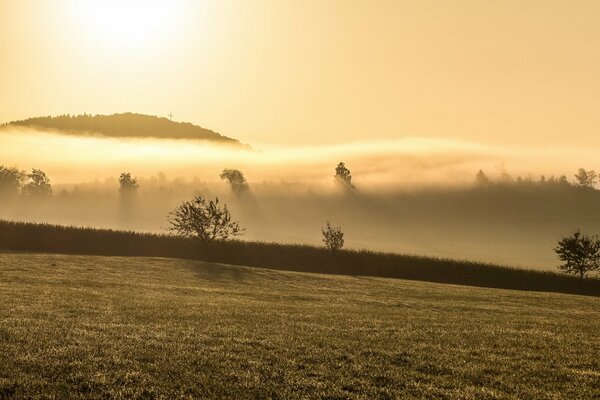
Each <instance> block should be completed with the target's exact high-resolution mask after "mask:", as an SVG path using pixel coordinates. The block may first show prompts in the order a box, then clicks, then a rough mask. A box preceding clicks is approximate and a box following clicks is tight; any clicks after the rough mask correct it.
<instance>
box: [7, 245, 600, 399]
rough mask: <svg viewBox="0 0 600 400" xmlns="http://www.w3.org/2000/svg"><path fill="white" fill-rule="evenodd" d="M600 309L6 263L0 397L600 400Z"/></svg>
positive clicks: (61, 258)
mask: <svg viewBox="0 0 600 400" xmlns="http://www.w3.org/2000/svg"><path fill="white" fill-rule="evenodd" d="M599 330H600V302H599V301H598V299H597V298H595V297H589V296H577V295H565V294H557V293H541V292H525V291H512V290H500V289H487V288H475V287H466V286H458V285H446V284H436V283H426V282H415V281H406V280H400V279H385V278H374V277H351V276H339V275H321V274H312V273H298V272H288V271H274V270H269V269H262V268H248V267H241V266H231V265H223V264H214V263H208V262H201V261H192V260H177V259H166V258H145V257H104V256H77V255H53V254H25V253H16V252H4V253H0V365H2V368H0V398H11V399H12V398H14V399H25V398H27V399H42V398H43V399H51V398H56V399H71V398H90V399H105V398H116V399H118V398H121V399H125V398H145V399H151V398H155V399H159V398H160V399H177V398H181V399H191V398H206V399H267V398H268V399H300V398H316V399H396V398H398V399H400V398H402V399H449V398H452V399H514V398H523V399H599V398H600V358H598V354H600V336H599V335H598V332H599Z"/></svg>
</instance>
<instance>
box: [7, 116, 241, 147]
mask: <svg viewBox="0 0 600 400" xmlns="http://www.w3.org/2000/svg"><path fill="white" fill-rule="evenodd" d="M4 126H5V127H7V126H24V127H30V128H41V129H52V130H57V131H60V132H62V133H67V134H82V133H95V134H98V135H102V136H108V137H121V138H158V139H191V140H209V141H214V142H220V143H228V144H237V145H241V143H240V142H239V141H238V140H236V139H232V138H230V137H227V136H223V135H221V134H219V133H217V132H214V131H212V130H210V129H206V128H202V127H200V126H197V125H193V124H191V123H189V122H174V121H171V120H169V119H168V118H161V117H156V116H153V115H143V114H134V113H123V114H113V115H89V114H83V115H73V116H71V115H60V116H56V117H36V118H29V119H26V120H22V121H13V122H10V123H8V124H5V125H4Z"/></svg>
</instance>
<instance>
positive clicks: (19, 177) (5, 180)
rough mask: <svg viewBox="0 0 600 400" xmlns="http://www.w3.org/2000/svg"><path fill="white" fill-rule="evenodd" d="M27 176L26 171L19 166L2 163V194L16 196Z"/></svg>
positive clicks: (0, 183) (0, 167) (0, 188)
mask: <svg viewBox="0 0 600 400" xmlns="http://www.w3.org/2000/svg"><path fill="white" fill-rule="evenodd" d="M26 176H27V174H26V173H25V171H21V170H19V169H18V168H14V167H5V166H2V165H0V196H2V197H11V196H16V195H17V194H18V193H19V190H20V188H21V186H22V185H23V181H24V180H25V178H26Z"/></svg>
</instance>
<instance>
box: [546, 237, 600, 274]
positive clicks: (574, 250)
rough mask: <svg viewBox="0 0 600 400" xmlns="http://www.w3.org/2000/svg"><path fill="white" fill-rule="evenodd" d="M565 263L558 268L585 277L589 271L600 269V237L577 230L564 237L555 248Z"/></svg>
mask: <svg viewBox="0 0 600 400" xmlns="http://www.w3.org/2000/svg"><path fill="white" fill-rule="evenodd" d="M554 251H555V252H556V254H558V257H559V258H560V260H561V261H563V262H564V263H563V264H561V265H559V266H558V269H560V270H562V271H564V272H566V273H568V274H575V275H578V276H579V279H583V278H584V277H585V275H586V274H587V273H588V272H591V271H598V270H600V239H598V237H597V236H588V235H582V234H581V232H579V231H577V232H575V233H574V234H573V235H571V236H567V237H564V238H562V239H561V240H560V241H559V242H558V246H557V247H556V248H555V249H554Z"/></svg>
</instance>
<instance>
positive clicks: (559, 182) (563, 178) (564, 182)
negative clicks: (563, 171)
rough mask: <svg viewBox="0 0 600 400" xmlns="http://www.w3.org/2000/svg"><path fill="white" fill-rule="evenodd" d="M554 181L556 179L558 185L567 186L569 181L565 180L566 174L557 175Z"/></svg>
mask: <svg viewBox="0 0 600 400" xmlns="http://www.w3.org/2000/svg"><path fill="white" fill-rule="evenodd" d="M556 181H557V183H558V184H559V185H563V186H568V185H569V181H568V180H567V176H566V175H561V176H559V177H558V179H557V180H556Z"/></svg>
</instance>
